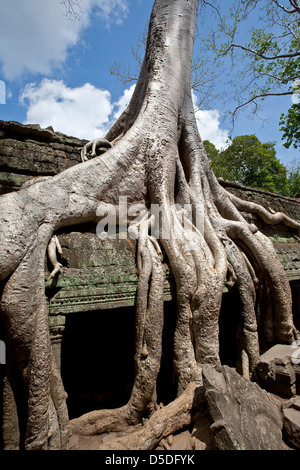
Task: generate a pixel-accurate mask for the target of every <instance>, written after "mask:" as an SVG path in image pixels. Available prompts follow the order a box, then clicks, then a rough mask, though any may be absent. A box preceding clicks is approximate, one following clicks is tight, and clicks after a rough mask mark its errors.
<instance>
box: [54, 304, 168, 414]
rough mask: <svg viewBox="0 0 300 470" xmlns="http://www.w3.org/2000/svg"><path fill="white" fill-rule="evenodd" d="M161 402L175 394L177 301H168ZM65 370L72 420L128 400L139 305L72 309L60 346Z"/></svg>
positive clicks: (62, 366) (160, 374)
mask: <svg viewBox="0 0 300 470" xmlns="http://www.w3.org/2000/svg"><path fill="white" fill-rule="evenodd" d="M164 315H165V323H164V331H163V347H162V360H161V368H160V372H159V374H158V379H157V399H158V403H164V404H167V403H169V402H170V401H172V400H173V399H174V398H175V395H176V390H175V386H176V384H175V380H174V374H173V348H174V345H173V342H174V329H175V321H176V304H175V303H173V302H165V314H164ZM61 348H62V349H61V375H62V380H63V383H64V387H65V390H66V392H67V394H68V398H67V405H68V410H69V417H70V419H74V418H77V417H79V416H81V415H82V414H84V413H88V412H89V411H93V410H97V409H112V408H118V407H120V406H123V405H125V404H126V403H127V402H128V400H129V398H130V394H131V390H132V386H133V382H134V369H135V366H134V353H135V307H132V308H119V309H112V310H102V311H96V312H80V313H70V314H68V315H67V319H66V327H65V331H64V335H63V339H62V346H61Z"/></svg>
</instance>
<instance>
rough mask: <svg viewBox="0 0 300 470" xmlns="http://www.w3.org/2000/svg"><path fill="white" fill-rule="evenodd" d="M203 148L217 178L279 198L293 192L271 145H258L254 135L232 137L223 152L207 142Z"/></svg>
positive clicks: (258, 141) (258, 142)
mask: <svg viewBox="0 0 300 470" xmlns="http://www.w3.org/2000/svg"><path fill="white" fill-rule="evenodd" d="M204 146H205V149H206V152H207V154H208V158H209V159H210V162H211V166H212V169H213V171H214V173H215V175H216V176H217V177H219V178H223V179H225V180H228V181H232V182H236V183H240V184H243V185H245V186H251V187H256V188H261V189H264V190H266V191H270V192H274V193H278V194H282V195H289V194H292V191H294V190H295V187H294V186H293V187H292V185H291V184H290V181H289V178H288V174H287V169H286V167H285V166H284V165H283V164H282V163H281V162H280V161H279V159H278V158H277V157H276V150H275V149H274V146H275V144H274V142H266V143H262V142H260V140H259V139H258V138H257V137H256V136H255V135H243V136H239V137H235V138H234V139H233V141H232V143H231V145H230V146H229V147H227V148H226V149H225V150H221V151H218V150H217V149H216V147H215V146H214V145H213V144H212V143H211V142H209V141H204ZM294 173H295V171H294Z"/></svg>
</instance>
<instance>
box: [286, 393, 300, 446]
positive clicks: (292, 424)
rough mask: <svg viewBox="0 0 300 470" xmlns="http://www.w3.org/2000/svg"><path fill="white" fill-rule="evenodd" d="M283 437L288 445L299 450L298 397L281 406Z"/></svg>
mask: <svg viewBox="0 0 300 470" xmlns="http://www.w3.org/2000/svg"><path fill="white" fill-rule="evenodd" d="M282 413H283V427H284V436H285V439H286V441H287V443H288V444H290V445H292V446H293V447H296V448H297V449H300V396H296V397H293V398H291V399H290V400H288V401H287V402H285V403H284V404H283V405H282Z"/></svg>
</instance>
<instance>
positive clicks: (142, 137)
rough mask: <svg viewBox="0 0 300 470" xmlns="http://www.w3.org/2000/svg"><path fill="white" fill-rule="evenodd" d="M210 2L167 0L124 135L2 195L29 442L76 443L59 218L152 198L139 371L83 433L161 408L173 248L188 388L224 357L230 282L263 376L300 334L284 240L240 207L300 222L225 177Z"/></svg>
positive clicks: (156, 12) (116, 426) (244, 336)
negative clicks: (199, 67) (210, 84)
mask: <svg viewBox="0 0 300 470" xmlns="http://www.w3.org/2000/svg"><path fill="white" fill-rule="evenodd" d="M197 9H198V0H187V1H182V0H156V1H155V3H154V7H153V11H152V15H151V20H150V25H149V35H148V43H147V50H146V56H145V60H144V63H143V66H142V70H141V74H140V77H139V80H138V83H137V86H136V89H135V93H134V95H133V97H132V100H131V102H130V104H129V107H128V109H127V110H126V111H125V112H124V113H123V115H122V116H121V117H120V118H119V120H118V121H117V122H116V124H115V125H114V126H113V127H112V129H111V130H110V131H109V133H108V134H107V136H106V138H107V139H108V140H109V141H110V142H111V144H112V148H110V149H109V150H108V151H107V152H106V153H105V154H104V155H102V156H100V157H96V158H94V159H93V160H89V161H87V162H84V163H82V164H80V165H76V166H74V167H72V168H70V169H68V170H66V171H64V172H63V173H61V174H59V175H57V176H54V177H52V178H49V179H47V180H45V181H40V182H37V183H35V184H32V185H31V186H29V187H26V188H24V189H22V190H20V191H19V192H16V193H11V194H7V195H4V196H1V208H0V211H1V212H0V221H1V240H2V243H1V245H0V280H1V281H2V282H3V291H2V297H1V315H2V320H3V323H4V326H5V331H6V334H7V341H8V342H9V345H10V350H11V351H12V354H11V355H12V357H11V362H12V363H14V364H17V366H18V369H19V371H20V373H21V377H22V380H23V382H24V385H25V387H24V389H25V391H26V393H25V397H26V400H27V403H28V409H27V416H26V420H25V421H26V423H25V424H26V432H25V444H24V445H25V448H26V449H49V448H50V449H51V448H65V446H66V445H67V441H68V438H69V422H68V414H67V409H66V402H65V393H64V389H63V386H62V383H61V379H60V376H59V373H58V371H57V370H56V368H55V364H54V361H53V354H52V351H51V346H50V341H49V332H48V318H47V308H46V303H45V295H44V268H43V266H44V264H43V263H44V256H45V253H46V250H47V247H48V245H49V242H50V240H51V239H52V236H53V234H54V233H55V231H56V230H57V229H59V228H61V227H64V226H67V225H74V224H80V223H84V222H87V221H95V222H96V221H97V220H98V219H97V214H99V213H100V212H101V208H103V207H106V206H105V204H107V203H109V204H118V200H119V197H120V196H126V197H127V198H128V202H129V203H142V204H143V205H145V206H146V207H147V209H148V211H147V212H146V213H145V216H144V218H143V219H142V220H141V221H140V224H139V226H138V227H136V230H137V231H138V269H139V283H138V296H137V306H136V354H135V361H136V375H135V382H134V385H133V389H132V393H131V397H130V399H129V402H128V403H127V405H126V406H123V407H122V408H119V409H116V410H96V411H94V412H91V413H89V414H87V415H84V416H82V417H80V418H78V419H76V420H73V421H72V422H71V426H70V427H71V429H72V431H73V432H78V433H79V432H80V433H84V434H87V435H88V434H94V433H101V432H104V431H105V430H108V429H109V430H110V431H112V430H121V429H122V430H123V429H125V428H126V427H127V426H128V425H130V424H136V423H138V422H140V420H141V417H142V415H143V413H144V412H145V411H148V412H149V413H150V414H151V413H152V412H153V411H154V410H155V409H156V403H155V390H156V380H157V375H158V372H159V369H160V361H161V349H162V330H163V321H164V316H163V270H162V264H161V247H162V248H163V249H164V251H165V253H166V255H167V257H168V259H169V262H170V265H171V268H172V272H173V274H174V277H175V281H176V289H177V322H176V331H175V340H174V371H175V374H176V378H177V388H178V395H180V394H182V393H183V392H184V391H185V390H186V389H187V386H188V385H189V384H190V383H194V384H196V385H197V384H198V385H199V384H201V366H202V364H203V363H211V364H216V365H218V364H219V362H220V359H219V333H218V322H219V312H220V307H221V300H222V292H223V286H224V283H225V282H228V283H231V284H232V283H236V285H237V287H238V290H239V293H240V297H241V303H242V308H241V324H242V329H241V337H240V351H241V352H240V363H241V373H242V374H243V375H245V376H251V373H252V371H253V370H254V367H255V364H256V361H257V359H258V357H259V354H260V345H261V344H262V343H263V342H267V344H272V343H273V344H274V342H291V341H292V340H293V339H294V326H293V320H292V313H291V295H290V289H289V284H288V281H287V279H286V277H285V274H284V270H283V268H282V266H281V264H280V262H279V260H278V259H277V256H276V253H275V250H274V248H273V246H272V244H271V243H270V242H269V241H268V239H266V237H264V236H263V235H262V234H261V233H260V232H258V230H257V228H256V227H255V226H253V225H249V224H248V223H247V222H246V220H245V219H244V217H243V216H242V214H241V212H240V211H243V212H253V211H254V212H256V213H258V214H259V215H261V216H262V217H263V218H264V219H265V220H267V221H268V222H270V223H277V222H278V221H279V219H280V220H281V221H283V222H285V223H288V224H290V226H292V227H294V228H298V229H299V224H297V223H296V222H294V221H292V220H290V219H288V218H287V217H285V216H284V215H282V214H281V215H275V216H273V215H271V214H269V213H267V211H265V210H264V209H262V208H261V207H259V206H257V205H255V204H250V203H247V202H245V201H240V200H239V199H238V198H236V197H234V196H232V195H231V194H229V193H228V192H227V191H226V190H225V189H223V188H222V187H221V186H220V185H219V183H218V181H217V179H216V178H215V176H214V174H213V173H212V171H211V169H210V165H209V161H208V159H207V156H206V154H205V150H204V147H203V144H202V141H201V138H200V136H199V134H198V129H197V125H196V121H195V116H194V108H193V103H192V96H191V87H190V82H191V77H190V74H191V64H192V52H193V42H194V33H195V26H196V17H197ZM155 207H159V209H160V211H159V214H157V213H156V212H155V210H154V208H155ZM189 211H190V212H189ZM151 225H152V226H155V227H159V237H158V238H159V240H156V239H155V238H154V237H153V236H152V235H151V233H150V227H151ZM55 269H56V270H58V269H59V267H58V266H56V268H55ZM258 284H259V287H260V291H261V292H262V294H261V295H262V298H261V302H264V304H268V305H269V307H270V308H269V309H268V311H267V312H266V313H261V317H260V319H259V323H258V318H257V312H256V305H257V301H256V300H257V299H256V290H257V285H258ZM13 371H14V366H13V365H12V366H11V367H9V373H8V376H7V378H6V380H5V393H4V417H5V419H4V442H5V446H6V448H9V445H10V444H9V443H8V441H9V440H10V439H11V437H10V436H11V434H12V433H14V435H15V436H18V435H19V428H20V423H19V422H18V419H17V413H16V404H15V403H14V399H13V396H14V387H15V385H14V383H15V380H14V373H13ZM190 401H191V400H190ZM171 409H172V407H171ZM168 419H170V417H169V416H168ZM172 429H173V428H172ZM172 432H174V429H173V430H172ZM16 440H18V439H16ZM18 445H19V444H17V443H16V444H14V446H15V447H16V446H18Z"/></svg>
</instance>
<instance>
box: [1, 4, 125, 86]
mask: <svg viewBox="0 0 300 470" xmlns="http://www.w3.org/2000/svg"><path fill="white" fill-rule="evenodd" d="M81 5H82V15H81V18H80V21H70V20H69V19H68V18H67V16H66V15H65V13H66V9H65V7H64V6H63V5H62V4H61V2H60V0H43V1H41V0H26V1H24V0H9V1H7V2H2V5H1V14H0V31H1V41H0V64H1V68H2V75H3V78H5V79H7V80H12V79H16V78H18V77H20V76H21V75H22V74H23V73H27V72H30V73H42V74H49V73H50V72H51V70H53V68H54V67H57V66H60V65H61V64H62V63H63V62H64V61H65V60H66V57H67V54H68V51H69V50H70V48H71V47H72V46H74V45H75V44H76V43H77V42H78V40H79V38H80V34H81V33H82V32H83V30H84V29H85V28H86V27H87V26H88V25H89V22H90V19H91V15H92V13H93V15H97V16H98V17H100V18H101V19H102V20H103V21H104V22H105V24H106V25H108V24H109V23H111V22H117V23H120V22H121V21H122V19H123V18H124V17H125V16H126V14H127V12H128V8H127V0H82V3H81Z"/></svg>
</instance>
